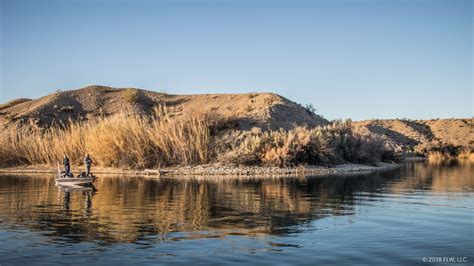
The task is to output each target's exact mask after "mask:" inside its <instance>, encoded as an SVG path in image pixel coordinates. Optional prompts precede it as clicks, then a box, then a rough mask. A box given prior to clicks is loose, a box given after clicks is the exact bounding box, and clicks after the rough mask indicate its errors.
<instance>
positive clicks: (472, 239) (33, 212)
mask: <svg viewBox="0 0 474 266" xmlns="http://www.w3.org/2000/svg"><path fill="white" fill-rule="evenodd" d="M473 176H474V167H473V165H469V164H457V165H448V166H440V165H428V164H425V163H413V164H407V165H405V166H404V167H403V168H402V169H400V170H396V171H392V172H388V173H378V174H371V175H364V176H346V177H344V176H341V177H313V178H311V177H308V178H278V179H264V180H262V179H252V178H246V179H230V180H229V179H227V180H226V179H223V178H217V179H216V180H205V179H202V178H195V179H187V180H175V179H168V178H159V179H146V178H142V177H126V178H124V177H113V176H103V177H102V176H101V177H99V179H98V180H97V181H96V182H95V184H94V187H93V188H85V189H83V190H67V189H63V188H58V187H56V186H55V184H54V179H53V176H0V240H1V241H0V265H2V266H3V265H10V264H23V265H25V264H31V262H34V264H35V265H38V264H62V263H74V264H82V263H84V264H104V263H107V264H112V263H113V264H159V263H170V264H171V263H172V264H177V263H181V264H189V263H202V264H206V265H209V264H238V263H242V264H243V263H245V264H257V263H258V264H263V265H264V264H268V265H276V264H298V265H315V264H318V263H319V264H327V263H332V264H340V265H341V264H349V263H350V264H368V263H370V264H424V265H426V263H424V262H423V257H456V258H459V257H460V258H464V260H468V261H469V264H470V265H472V263H473V262H474V224H473V221H474V211H473V209H474V180H473ZM27 262H29V263H27Z"/></svg>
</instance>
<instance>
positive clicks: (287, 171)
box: [0, 163, 400, 177]
mask: <svg viewBox="0 0 474 266" xmlns="http://www.w3.org/2000/svg"><path fill="white" fill-rule="evenodd" d="M399 167H400V164H396V163H378V164H377V165H376V166H370V165H361V164H341V165H336V166H334V167H325V166H304V167H303V166H300V167H282V168H280V167H263V166H218V165H196V166H180V167H169V168H161V169H144V170H128V169H119V168H105V167H93V168H92V172H93V173H94V174H96V175H123V176H165V177H177V176H211V177H217V176H224V177H227V176H256V177H267V176H319V175H340V174H366V173H372V172H376V171H387V170H393V169H397V168H399ZM82 168H84V167H77V166H76V167H72V169H73V173H74V174H77V172H78V171H82V170H83V169H82ZM74 169H76V170H74ZM56 173H57V168H56V167H54V166H47V165H38V166H18V167H7V168H0V174H56Z"/></svg>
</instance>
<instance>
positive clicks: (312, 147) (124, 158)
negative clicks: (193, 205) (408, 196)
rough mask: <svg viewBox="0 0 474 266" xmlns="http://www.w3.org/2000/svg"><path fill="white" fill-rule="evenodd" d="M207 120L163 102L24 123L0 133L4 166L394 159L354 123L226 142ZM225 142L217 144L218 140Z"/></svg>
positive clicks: (391, 151) (284, 164)
mask: <svg viewBox="0 0 474 266" xmlns="http://www.w3.org/2000/svg"><path fill="white" fill-rule="evenodd" d="M214 126H216V125H215V122H211V121H210V120H209V119H205V118H195V117H187V118H173V117H171V116H170V115H169V114H168V113H167V111H166V109H165V108H159V109H156V110H155V114H154V115H153V116H151V117H149V116H137V115H130V114H126V113H121V114H117V115H114V116H111V117H106V118H100V119H97V120H93V121H86V122H72V121H70V122H69V123H68V124H67V125H66V127H64V128H60V127H50V128H48V129H45V130H41V129H34V127H21V129H16V130H4V131H3V132H2V133H1V134H0V164H1V165H4V166H11V165H18V164H29V165H38V164H47V165H54V164H56V162H57V161H58V160H61V158H62V156H63V154H67V155H68V156H69V157H70V159H71V162H72V164H81V162H82V158H83V157H84V154H85V153H89V154H90V155H91V156H92V158H93V160H94V162H95V164H96V165H100V166H105V167H119V168H135V169H141V168H158V167H160V166H170V165H193V164H194V165H196V164H205V163H214V162H219V163H228V164H233V165H263V166H279V167H287V166H296V165H334V164H338V163H344V162H352V163H361V164H375V163H377V162H380V161H396V160H397V159H398V155H397V153H396V151H395V150H394V149H392V148H390V147H389V146H388V145H387V143H386V141H385V139H383V138H382V137H380V136H378V135H375V134H372V133H370V132H369V131H368V130H367V129H365V128H356V127H354V126H352V125H351V123H349V122H344V123H336V124H333V125H331V126H326V127H318V128H311V129H310V128H305V127H296V128H294V129H292V130H289V131H286V130H279V131H269V132H258V133H256V134H252V133H250V132H247V135H246V136H247V137H246V138H244V139H243V141H241V142H239V143H237V142H236V143H224V144H222V142H221V141H218V140H219V133H213V134H211V132H214V131H215V130H211V129H212V128H213V127H214ZM216 143H219V145H220V146H219V147H217V144H216Z"/></svg>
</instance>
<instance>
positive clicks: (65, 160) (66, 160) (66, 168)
mask: <svg viewBox="0 0 474 266" xmlns="http://www.w3.org/2000/svg"><path fill="white" fill-rule="evenodd" d="M63 164H64V172H66V177H69V176H71V165H70V164H69V157H67V155H66V154H64V158H63Z"/></svg>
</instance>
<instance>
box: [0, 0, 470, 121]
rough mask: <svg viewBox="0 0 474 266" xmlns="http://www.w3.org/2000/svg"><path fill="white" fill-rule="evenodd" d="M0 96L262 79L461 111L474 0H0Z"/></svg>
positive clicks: (404, 105)
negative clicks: (106, 86)
mask: <svg viewBox="0 0 474 266" xmlns="http://www.w3.org/2000/svg"><path fill="white" fill-rule="evenodd" d="M0 1H1V57H0V62H1V77H0V78H1V83H0V84H1V102H2V103H3V102H6V101H9V100H11V99H14V98H18V97H28V98H36V97H40V96H43V95H46V94H48V93H51V92H53V91H55V90H58V89H61V90H66V89H73V88H79V87H84V86H87V85H91V84H101V85H109V86H114V87H130V86H131V87H139V88H144V89H149V90H157V91H161V90H165V91H166V92H168V93H176V94H182V93H238V92H251V91H271V92H275V93H279V94H281V95H283V96H285V97H287V98H289V99H291V100H294V101H296V102H299V103H302V104H306V103H312V104H314V105H315V107H316V108H317V109H318V112H319V113H321V114H323V115H324V116H325V117H327V118H329V119H336V118H348V117H351V118H353V119H370V118H396V117H399V118H402V117H407V118H437V117H442V118H443V117H470V116H472V114H473V107H472V105H473V73H472V72H473V67H472V65H473V43H472V37H473V21H472V17H473V1H470V0H466V1H462V0H446V1H437V0H425V1H417V0H391V1H389V0H373V1H369V0H360V1H356V0H353V1H338V0H336V1H290V0H288V1H258V0H255V1H239V0H233V1H232V0H221V1H217V0H216V1H180V0H176V1H144V0H136V1H132V0H128V1H123V0H122V1H121V0H116V1H113V0H97V1H85V0H83V1H80V0H62V1H52V0H31V1H30V0H0Z"/></svg>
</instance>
